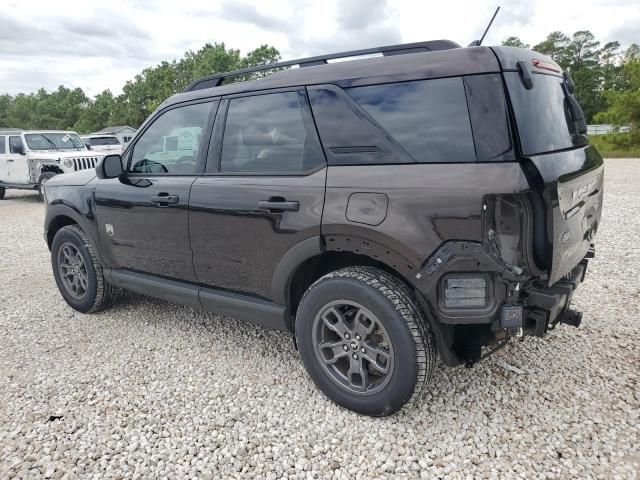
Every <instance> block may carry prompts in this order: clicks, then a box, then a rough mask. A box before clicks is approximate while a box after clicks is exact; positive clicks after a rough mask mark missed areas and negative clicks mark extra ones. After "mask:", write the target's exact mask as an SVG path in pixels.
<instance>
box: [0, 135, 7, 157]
mask: <svg viewBox="0 0 640 480" xmlns="http://www.w3.org/2000/svg"><path fill="white" fill-rule="evenodd" d="M6 143H7V137H0V153H5V152H6V147H5V144H6Z"/></svg>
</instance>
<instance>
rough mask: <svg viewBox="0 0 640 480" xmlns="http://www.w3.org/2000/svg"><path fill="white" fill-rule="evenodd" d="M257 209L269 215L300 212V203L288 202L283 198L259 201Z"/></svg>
mask: <svg viewBox="0 0 640 480" xmlns="http://www.w3.org/2000/svg"><path fill="white" fill-rule="evenodd" d="M258 208H259V209H260V210H266V211H267V212H270V213H281V212H297V211H298V210H300V202H288V201H286V200H285V199H284V198H283V199H269V200H260V201H259V202H258Z"/></svg>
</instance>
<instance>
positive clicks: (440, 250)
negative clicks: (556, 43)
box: [45, 40, 603, 416]
mask: <svg viewBox="0 0 640 480" xmlns="http://www.w3.org/2000/svg"><path fill="white" fill-rule="evenodd" d="M373 52H378V53H381V54H382V55H381V56H379V57H375V58H366V59H356V60H350V61H342V62H328V60H329V59H333V58H337V57H348V56H355V55H360V54H370V53H373ZM293 64H297V65H299V67H300V68H295V69H284V67H289V66H291V65H293ZM268 69H271V70H273V69H277V70H278V71H276V72H274V73H272V74H271V75H268V76H264V77H263V78H259V79H254V80H249V81H241V82H235V83H234V82H231V83H229V82H227V83H225V80H227V79H229V78H232V77H237V76H239V75H243V76H246V75H251V74H252V73H255V72H257V71H259V70H268ZM573 91H574V86H573V83H572V81H571V78H570V76H569V75H568V74H567V73H565V72H563V71H562V70H561V68H560V67H559V66H558V65H557V64H556V63H555V62H554V61H553V60H551V59H550V58H547V57H545V56H544V55H541V54H539V53H536V52H532V51H529V50H524V49H518V48H509V47H480V46H476V47H471V48H461V47H459V46H458V45H456V44H455V43H453V42H449V41H444V40H442V41H430V42H423V43H418V44H405V45H398V46H390V47H382V48H379V49H368V50H361V51H358V52H346V53H342V54H332V55H329V56H324V57H314V58H307V59H303V60H296V61H291V62H282V63H279V64H271V65H266V66H263V67H254V68H249V69H243V70H239V71H234V72H230V73H225V74H221V75H214V76H211V77H205V78H201V79H198V80H196V81H194V82H193V83H192V84H191V85H190V86H189V87H188V88H187V90H186V91H185V92H183V93H180V94H178V95H175V96H173V97H171V98H169V99H168V100H166V101H165V102H164V103H163V104H162V105H161V106H160V107H159V108H158V109H157V111H156V112H155V113H153V114H152V115H151V116H150V117H149V119H148V120H147V121H146V122H145V124H144V125H143V126H142V127H141V128H140V130H139V131H138V133H137V134H136V136H135V138H134V139H133V140H132V141H131V143H130V144H129V145H128V146H127V148H126V150H125V152H124V154H123V155H122V157H120V156H117V155H110V156H107V157H105V158H104V159H103V160H102V162H101V163H100V164H99V165H98V167H97V168H96V172H94V171H93V170H91V171H84V172H78V173H75V174H71V175H63V176H59V177H56V178H54V179H52V180H50V181H49V182H48V183H47V184H46V187H45V195H46V202H47V213H46V220H45V239H46V241H47V244H48V245H49V248H50V249H51V259H52V266H53V272H54V274H55V280H56V283H57V285H58V288H59V289H60V292H61V294H62V296H63V297H64V299H65V300H66V301H67V303H68V304H69V305H70V306H71V307H73V308H75V309H76V310H79V311H81V312H94V311H97V310H100V309H104V308H106V307H108V306H109V305H111V304H112V302H113V301H114V299H115V298H116V297H117V296H118V293H119V292H120V291H121V289H126V290H131V291H134V292H139V293H142V294H146V295H150V296H153V297H158V298H161V299H165V300H168V301H171V302H176V303H181V304H184V305H188V306H191V307H197V308H203V309H205V310H208V311H211V312H216V313H221V314H227V315H229V316H231V317H235V318H238V319H243V320H248V321H252V322H255V323H258V324H261V325H264V326H266V327H269V328H276V329H282V330H286V331H289V332H291V333H292V334H293V336H294V338H295V342H296V346H297V348H298V349H299V352H300V355H301V357H302V361H303V362H304V365H305V367H306V369H307V370H308V372H309V375H310V376H311V378H312V379H313V381H314V382H315V383H316V385H317V386H318V387H319V388H320V389H321V390H322V391H323V392H324V393H325V394H326V395H327V396H328V397H329V398H331V399H332V400H334V401H335V402H337V403H338V404H340V405H342V406H344V407H346V408H349V409H351V410H354V411H356V412H360V413H363V414H368V415H375V416H381V415H388V414H391V413H393V412H395V411H397V410H398V409H399V408H400V407H402V405H404V404H405V403H407V402H408V401H410V400H411V399H412V398H414V397H415V398H417V396H418V394H419V392H420V391H421V389H422V388H423V387H424V385H425V384H427V382H428V381H429V379H430V378H431V376H432V374H433V372H434V368H435V365H436V356H437V355H438V354H439V357H440V358H441V359H442V361H443V362H444V364H446V365H447V366H457V365H462V364H473V363H474V362H476V361H478V360H479V359H480V358H482V357H483V356H484V355H487V354H489V353H491V352H493V351H494V350H495V349H496V348H499V347H500V346H502V345H504V343H505V342H507V341H508V340H509V339H510V338H514V337H516V338H517V337H525V336H538V337H542V336H544V335H545V333H546V332H547V331H549V330H550V329H553V328H554V327H556V326H557V325H558V324H561V323H564V324H569V325H573V326H578V324H579V323H580V321H581V315H580V313H579V312H577V311H574V310H572V309H571V308H570V302H571V297H572V294H573V292H574V290H575V289H576V287H577V286H578V284H579V283H580V282H581V281H582V279H583V278H584V275H585V271H586V268H587V262H588V259H589V258H590V257H592V256H593V254H594V249H593V243H592V242H593V239H594V235H595V233H596V230H597V228H598V223H599V221H600V215H601V208H602V195H603V161H602V158H601V156H600V155H599V154H598V152H597V151H596V149H595V148H594V147H593V146H591V145H589V143H588V139H587V137H586V136H585V135H584V133H585V127H586V126H585V121H584V117H583V114H582V111H581V109H580V106H579V105H578V103H577V102H576V100H575V98H574V96H573Z"/></svg>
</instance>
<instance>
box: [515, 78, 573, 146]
mask: <svg viewBox="0 0 640 480" xmlns="http://www.w3.org/2000/svg"><path fill="white" fill-rule="evenodd" d="M531 76H532V79H533V88H531V90H527V89H526V88H525V87H524V85H523V83H522V81H521V79H520V75H519V74H518V73H516V72H507V73H505V80H506V83H507V88H508V89H509V96H510V97H511V102H512V104H513V110H514V113H515V117H516V123H517V124H518V133H519V135H520V143H521V144H522V153H523V154H524V155H535V154H539V153H545V152H553V151H555V150H563V149H566V148H572V147H574V146H576V145H581V144H584V143H585V140H584V137H583V136H581V135H577V134H576V133H578V132H574V131H573V129H574V126H573V123H574V122H573V121H572V119H571V113H570V112H571V107H570V105H569V99H568V98H567V96H566V93H565V92H566V90H565V88H563V82H564V79H563V78H562V77H558V76H556V75H547V74H539V73H537V72H535V73H534V74H532V75H531Z"/></svg>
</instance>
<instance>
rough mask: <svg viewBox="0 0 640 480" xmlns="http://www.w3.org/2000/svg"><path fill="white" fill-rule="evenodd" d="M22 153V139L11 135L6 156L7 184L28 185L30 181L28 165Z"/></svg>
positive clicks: (23, 149)
mask: <svg viewBox="0 0 640 480" xmlns="http://www.w3.org/2000/svg"><path fill="white" fill-rule="evenodd" d="M24 151H25V148H24V142H23V141H22V137H21V136H19V135H11V136H10V137H9V155H8V156H7V176H8V180H7V182H8V183H29V182H30V181H31V176H30V175H29V164H28V162H27V156H26V155H25V153H24ZM20 152H22V153H20Z"/></svg>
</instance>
